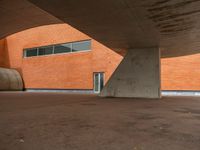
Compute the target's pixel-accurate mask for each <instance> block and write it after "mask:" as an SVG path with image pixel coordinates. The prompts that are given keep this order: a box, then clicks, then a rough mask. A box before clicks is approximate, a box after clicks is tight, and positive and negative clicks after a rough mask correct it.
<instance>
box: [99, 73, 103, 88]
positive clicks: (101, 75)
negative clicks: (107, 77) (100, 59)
mask: <svg viewBox="0 0 200 150" xmlns="http://www.w3.org/2000/svg"><path fill="white" fill-rule="evenodd" d="M103 86H104V81H103V73H100V91H101V90H102V89H103Z"/></svg>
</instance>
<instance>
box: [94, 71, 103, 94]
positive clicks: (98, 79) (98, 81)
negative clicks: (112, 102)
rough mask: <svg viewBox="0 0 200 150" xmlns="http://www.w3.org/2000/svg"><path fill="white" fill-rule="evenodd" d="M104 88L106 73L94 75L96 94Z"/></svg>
mask: <svg viewBox="0 0 200 150" xmlns="http://www.w3.org/2000/svg"><path fill="white" fill-rule="evenodd" d="M103 86H104V73H103V72H95V73H94V93H100V92H101V90H102V89H103Z"/></svg>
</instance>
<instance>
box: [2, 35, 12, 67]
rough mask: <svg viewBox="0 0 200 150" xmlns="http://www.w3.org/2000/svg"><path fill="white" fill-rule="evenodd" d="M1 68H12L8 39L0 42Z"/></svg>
mask: <svg viewBox="0 0 200 150" xmlns="http://www.w3.org/2000/svg"><path fill="white" fill-rule="evenodd" d="M0 67H3V68H10V58H9V52H8V45H7V40H6V38H5V39H2V40H0Z"/></svg>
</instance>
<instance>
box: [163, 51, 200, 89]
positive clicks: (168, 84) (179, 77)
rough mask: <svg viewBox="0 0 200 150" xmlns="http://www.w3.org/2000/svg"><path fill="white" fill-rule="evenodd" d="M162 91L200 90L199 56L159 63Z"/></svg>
mask: <svg viewBox="0 0 200 150" xmlns="http://www.w3.org/2000/svg"><path fill="white" fill-rule="evenodd" d="M161 66H162V67H161V79H162V80H161V81H162V89H163V90H200V54H194V55H188V56H180V57H173V58H165V59H162V61H161Z"/></svg>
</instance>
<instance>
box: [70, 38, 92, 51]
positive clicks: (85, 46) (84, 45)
mask: <svg viewBox="0 0 200 150" xmlns="http://www.w3.org/2000/svg"><path fill="white" fill-rule="evenodd" d="M90 49H91V41H83V42H74V43H72V52H78V51H86V50H90Z"/></svg>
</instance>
